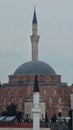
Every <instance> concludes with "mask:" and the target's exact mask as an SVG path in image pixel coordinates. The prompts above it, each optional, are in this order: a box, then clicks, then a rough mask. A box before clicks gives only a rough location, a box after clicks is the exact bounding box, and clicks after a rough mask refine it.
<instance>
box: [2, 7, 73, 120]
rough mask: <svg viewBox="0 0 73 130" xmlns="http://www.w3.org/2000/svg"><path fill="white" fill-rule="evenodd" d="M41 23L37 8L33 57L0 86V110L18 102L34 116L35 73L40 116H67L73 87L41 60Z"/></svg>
mask: <svg viewBox="0 0 73 130" xmlns="http://www.w3.org/2000/svg"><path fill="white" fill-rule="evenodd" d="M39 38H40V36H39V35H38V23H37V17H36V11H35V9H34V15H33V21H32V35H31V36H30V40H31V46H32V60H31V61H28V62H25V63H23V64H22V65H21V66H19V67H18V68H17V69H16V70H15V72H14V74H13V75H9V81H8V83H4V84H2V85H1V86H0V111H5V110H6V106H7V105H8V104H10V103H15V104H17V106H18V107H17V108H18V110H19V111H22V112H23V113H24V117H27V116H28V117H29V118H32V112H31V110H32V107H33V97H32V95H33V87H34V79H35V75H37V76H38V83H39V92H40V108H41V116H40V118H41V119H43V118H45V114H47V115H48V117H49V118H51V117H53V115H54V114H56V116H68V114H69V110H70V109H71V93H72V89H73V87H72V86H68V85H67V83H62V82H61V75H58V74H56V72H55V71H54V69H53V68H52V67H51V66H50V65H49V64H47V63H45V62H43V61H40V60H38V43H39Z"/></svg>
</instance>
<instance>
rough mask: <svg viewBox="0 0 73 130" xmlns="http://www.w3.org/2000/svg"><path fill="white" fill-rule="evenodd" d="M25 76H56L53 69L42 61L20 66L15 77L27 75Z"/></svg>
mask: <svg viewBox="0 0 73 130" xmlns="http://www.w3.org/2000/svg"><path fill="white" fill-rule="evenodd" d="M25 74H48V75H55V74H56V73H55V71H54V70H53V69H52V67H51V66H50V65H48V64H46V63H45V62H42V61H28V62H25V63H24V64H22V65H21V66H19V67H18V68H17V69H16V71H15V72H14V75H25Z"/></svg>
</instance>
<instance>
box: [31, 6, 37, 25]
mask: <svg viewBox="0 0 73 130" xmlns="http://www.w3.org/2000/svg"><path fill="white" fill-rule="evenodd" d="M32 23H33V24H37V17H36V10H35V7H34V15H33V21H32Z"/></svg>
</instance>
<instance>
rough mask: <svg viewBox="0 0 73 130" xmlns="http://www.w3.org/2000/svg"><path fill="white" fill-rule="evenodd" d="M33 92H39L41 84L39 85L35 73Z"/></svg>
mask: <svg viewBox="0 0 73 130" xmlns="http://www.w3.org/2000/svg"><path fill="white" fill-rule="evenodd" d="M33 92H39V85H38V78H37V75H35V81H34V90H33Z"/></svg>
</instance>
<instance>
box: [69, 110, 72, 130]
mask: <svg viewBox="0 0 73 130" xmlns="http://www.w3.org/2000/svg"><path fill="white" fill-rule="evenodd" d="M69 117H70V118H71V119H70V120H69V128H70V130H72V110H70V111H69Z"/></svg>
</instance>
